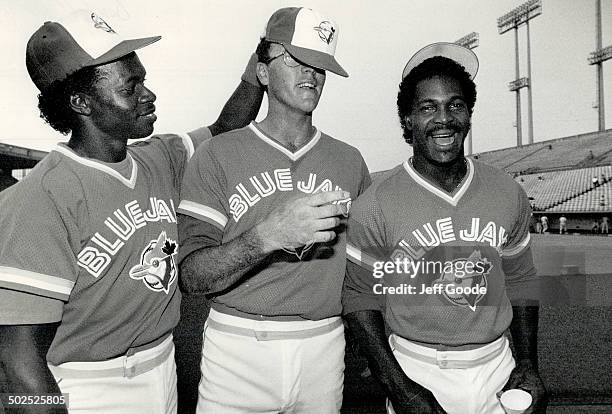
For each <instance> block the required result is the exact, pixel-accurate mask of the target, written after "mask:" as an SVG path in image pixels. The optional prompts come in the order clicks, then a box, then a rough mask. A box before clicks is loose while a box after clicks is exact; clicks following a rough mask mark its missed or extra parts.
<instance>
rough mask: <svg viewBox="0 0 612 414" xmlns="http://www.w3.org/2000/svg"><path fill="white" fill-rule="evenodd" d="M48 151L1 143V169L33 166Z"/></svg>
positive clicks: (8, 170) (10, 169) (9, 169)
mask: <svg viewBox="0 0 612 414" xmlns="http://www.w3.org/2000/svg"><path fill="white" fill-rule="evenodd" d="M45 155H47V152H45V151H40V150H35V149H30V148H24V147H18V146H15V145H9V144H1V143H0V169H1V170H3V171H6V172H10V171H12V170H18V169H26V168H33V167H34V166H35V165H36V164H37V163H38V162H39V161H40V160H42V159H43V158H44V157H45Z"/></svg>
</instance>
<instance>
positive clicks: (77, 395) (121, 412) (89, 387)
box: [49, 335, 177, 414]
mask: <svg viewBox="0 0 612 414" xmlns="http://www.w3.org/2000/svg"><path fill="white" fill-rule="evenodd" d="M49 369H50V370H51V372H52V373H53V376H54V377H55V380H56V381H57V383H58V385H59V387H60V390H61V392H62V393H64V394H68V412H69V413H70V414H100V413H104V414H125V413H130V414H176V412H177V410H176V404H177V395H176V365H175V363H174V343H173V342H172V335H170V336H168V338H166V339H165V340H164V341H163V342H161V343H160V344H159V345H157V346H155V347H153V348H150V349H147V350H144V351H140V352H136V353H134V354H133V355H124V356H121V357H117V358H114V359H111V360H108V361H100V362H66V363H64V364H60V365H58V366H53V365H49Z"/></svg>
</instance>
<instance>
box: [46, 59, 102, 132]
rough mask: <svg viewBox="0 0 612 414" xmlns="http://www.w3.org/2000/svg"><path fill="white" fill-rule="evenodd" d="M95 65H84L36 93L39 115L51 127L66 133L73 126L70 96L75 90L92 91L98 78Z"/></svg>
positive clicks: (74, 114)
mask: <svg viewBox="0 0 612 414" xmlns="http://www.w3.org/2000/svg"><path fill="white" fill-rule="evenodd" d="M100 76H101V73H100V71H99V70H98V68H97V67H95V66H92V67H85V68H83V69H80V70H78V71H76V72H74V73H73V74H71V75H69V76H68V77H67V78H66V79H63V80H61V81H55V82H53V83H52V84H51V85H50V86H49V87H48V88H46V89H45V90H44V91H42V92H41V93H40V94H39V95H38V109H39V110H40V117H41V118H42V119H44V120H45V122H46V123H48V124H49V125H50V126H51V127H52V128H53V129H55V130H56V131H59V132H60V133H62V134H64V135H68V134H69V133H70V131H72V129H73V128H74V124H75V122H76V119H77V117H76V113H75V112H74V111H73V110H72V109H71V107H70V96H71V95H73V94H74V93H76V92H86V93H92V91H93V87H94V84H95V83H96V82H97V81H98V80H99V79H100Z"/></svg>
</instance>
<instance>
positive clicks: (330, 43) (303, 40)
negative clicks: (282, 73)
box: [264, 7, 348, 77]
mask: <svg viewBox="0 0 612 414" xmlns="http://www.w3.org/2000/svg"><path fill="white" fill-rule="evenodd" d="M338 34H339V29H338V25H337V24H336V23H335V22H334V21H333V20H331V19H330V18H328V17H325V16H322V15H320V14H319V13H317V12H315V11H313V10H312V9H308V8H305V7H286V8H283V9H280V10H277V11H276V12H274V14H273V15H272V17H270V20H268V24H267V25H266V32H265V35H264V37H265V39H266V40H268V41H270V42H274V43H280V44H282V45H283V46H284V47H285V49H287V52H289V54H290V55H291V56H293V57H294V58H296V59H297V60H299V61H302V62H304V63H305V64H307V65H309V66H312V67H313V68H317V69H322V70H329V71H330V72H333V73H335V74H337V75H340V76H344V77H348V73H346V71H345V70H344V69H342V66H340V64H339V63H338V62H337V61H336V58H335V57H334V55H335V53H336V45H337V43H338Z"/></svg>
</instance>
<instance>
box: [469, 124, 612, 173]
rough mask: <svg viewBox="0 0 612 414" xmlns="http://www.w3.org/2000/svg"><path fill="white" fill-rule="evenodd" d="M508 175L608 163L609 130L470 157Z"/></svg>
mask: <svg viewBox="0 0 612 414" xmlns="http://www.w3.org/2000/svg"><path fill="white" fill-rule="evenodd" d="M473 157H474V158H475V159H478V160H480V161H482V162H484V163H486V164H490V165H493V166H495V167H497V168H500V169H502V170H505V171H507V172H509V173H520V174H529V173H533V172H536V171H553V170H559V169H568V168H582V167H591V166H598V165H610V164H612V130H606V131H603V132H591V133H588V134H581V135H574V136H569V137H564V138H559V139H554V140H549V141H543V142H536V143H534V144H529V145H524V146H522V147H520V148H504V149H500V150H496V151H489V152H486V153H481V154H475V155H473Z"/></svg>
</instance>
